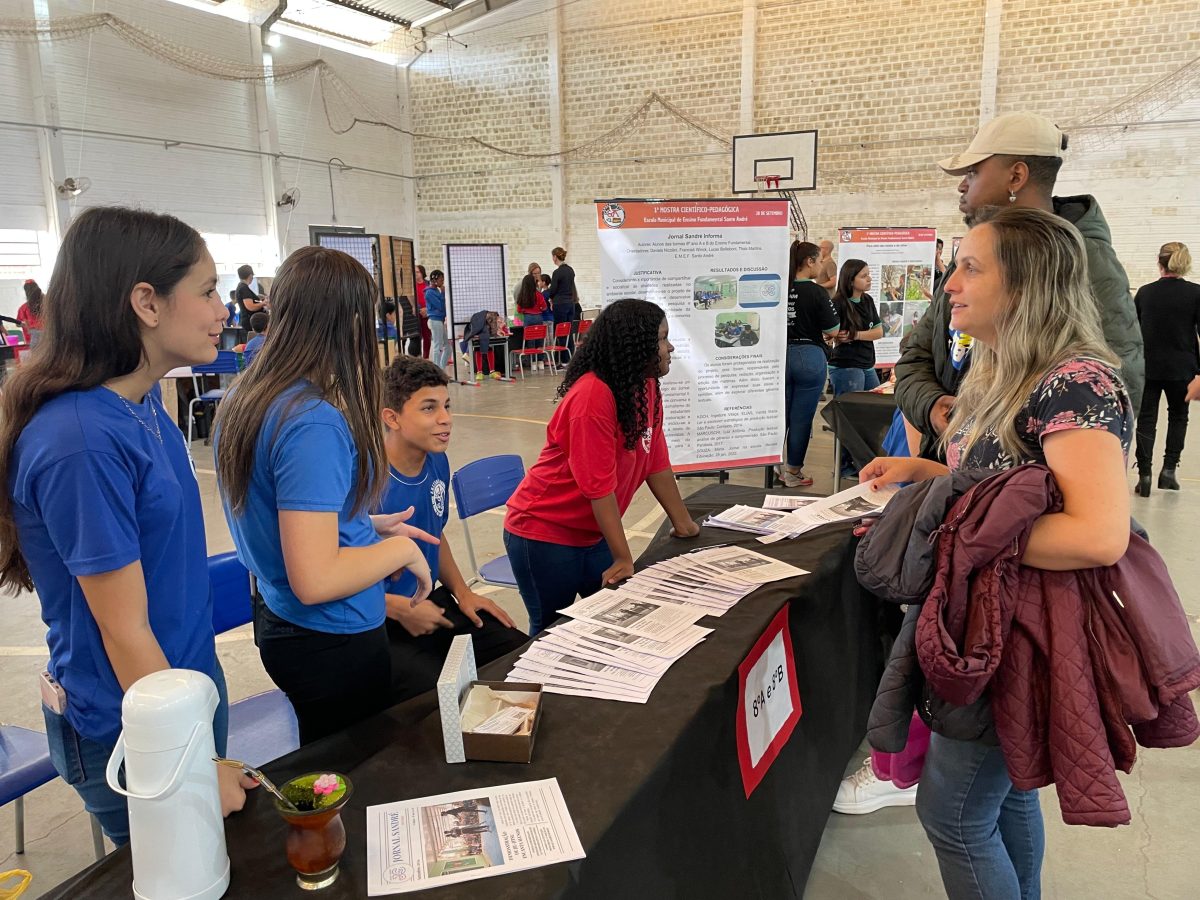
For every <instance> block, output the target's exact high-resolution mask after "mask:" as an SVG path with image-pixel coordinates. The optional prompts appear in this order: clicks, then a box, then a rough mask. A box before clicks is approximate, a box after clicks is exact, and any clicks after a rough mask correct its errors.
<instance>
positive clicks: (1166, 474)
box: [1158, 466, 1179, 491]
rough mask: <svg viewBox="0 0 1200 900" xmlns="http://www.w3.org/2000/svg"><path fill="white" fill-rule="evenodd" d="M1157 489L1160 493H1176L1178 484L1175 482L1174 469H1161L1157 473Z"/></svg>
mask: <svg viewBox="0 0 1200 900" xmlns="http://www.w3.org/2000/svg"><path fill="white" fill-rule="evenodd" d="M1158 489H1159V490H1160V491H1177V490H1179V482H1178V481H1176V480H1175V467H1174V466H1172V467H1171V468H1169V469H1163V470H1162V471H1161V472H1159V473H1158Z"/></svg>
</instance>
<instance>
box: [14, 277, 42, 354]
mask: <svg viewBox="0 0 1200 900" xmlns="http://www.w3.org/2000/svg"><path fill="white" fill-rule="evenodd" d="M24 287H25V302H24V303H22V304H21V308H20V309H18V310H17V321H18V322H20V323H21V330H22V331H24V332H25V343H26V344H28V345H29V346H30V347H34V346H36V345H37V342H38V341H39V340H41V337H42V297H43V294H42V289H41V288H40V287H38V283H37V282H36V281H34V280H33V279H32V278H30V279H29V280H28V281H26V282H25V286H24Z"/></svg>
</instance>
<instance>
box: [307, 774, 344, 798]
mask: <svg viewBox="0 0 1200 900" xmlns="http://www.w3.org/2000/svg"><path fill="white" fill-rule="evenodd" d="M341 786H342V783H341V779H339V778H338V777H337V776H336V775H322V776H321V777H320V778H318V779H317V780H316V781H314V782H313V788H312V789H313V793H314V794H316V795H317V796H318V797H320V796H321V795H322V794H332V793H333V792H334V791H336V790H337V789H338V788H339V787H341Z"/></svg>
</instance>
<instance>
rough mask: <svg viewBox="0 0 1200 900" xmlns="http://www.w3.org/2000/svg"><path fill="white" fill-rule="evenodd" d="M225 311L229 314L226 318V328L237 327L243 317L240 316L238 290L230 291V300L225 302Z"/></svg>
mask: <svg viewBox="0 0 1200 900" xmlns="http://www.w3.org/2000/svg"><path fill="white" fill-rule="evenodd" d="M225 311H226V312H227V313H228V315H227V316H226V318H225V327H226V328H237V327H238V325H239V324H240V323H241V318H240V317H239V316H238V306H237V291H236V290H232V291H230V292H229V302H228V303H226V304H225Z"/></svg>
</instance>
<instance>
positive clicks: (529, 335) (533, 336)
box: [509, 325, 554, 379]
mask: <svg viewBox="0 0 1200 900" xmlns="http://www.w3.org/2000/svg"><path fill="white" fill-rule="evenodd" d="M534 341H541V342H542V345H539V346H537V347H531V346H530V344H532V343H533V342H534ZM545 341H546V326H545V325H526V326H525V332H524V333H523V334H522V335H521V349H520V350H513V351H512V352H511V353H510V354H509V356H510V357H512V361H513V367H515V368H517V369H520V370H521V378H522V379H524V378H525V367H524V366H523V365H521V360H523V359H525V357H527V356H544V357H545V358H546V361H547V362H549V363H550V368H552V369H553V368H554V363H553V362H551V360H550V354H549V353H547V352H546V347H545V346H544V344H545Z"/></svg>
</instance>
